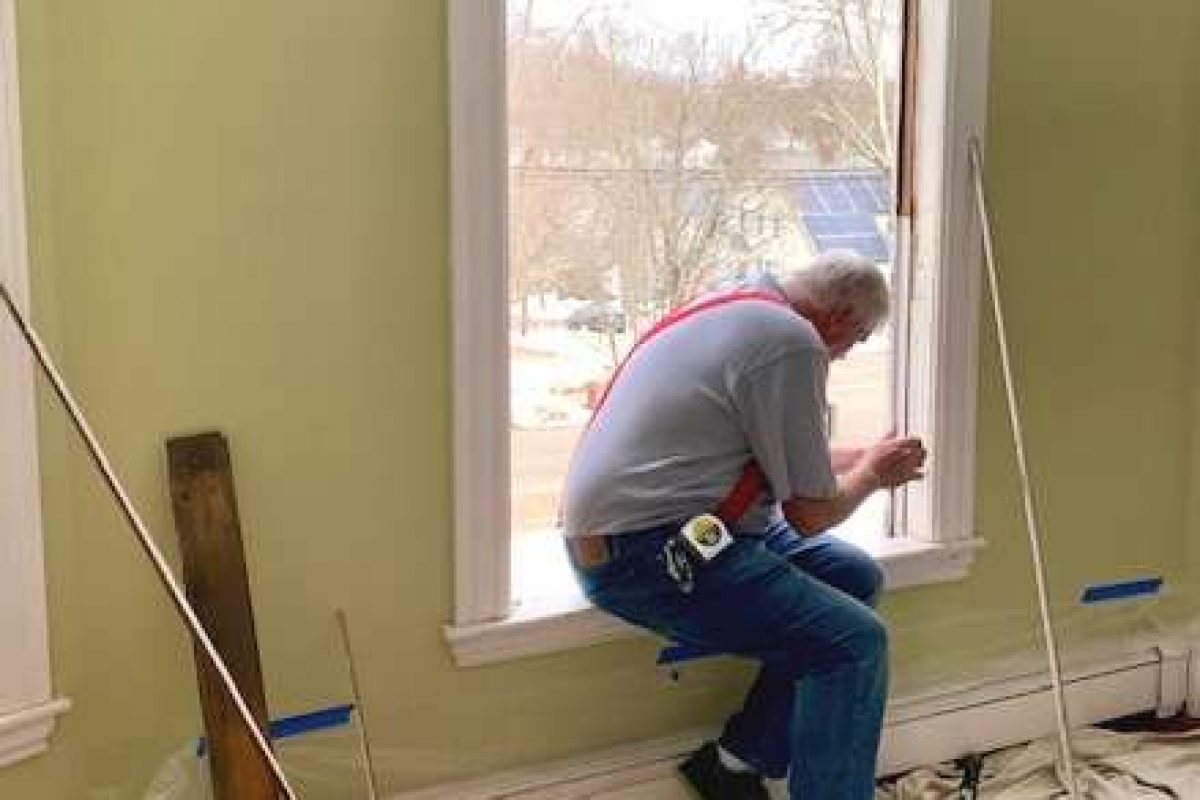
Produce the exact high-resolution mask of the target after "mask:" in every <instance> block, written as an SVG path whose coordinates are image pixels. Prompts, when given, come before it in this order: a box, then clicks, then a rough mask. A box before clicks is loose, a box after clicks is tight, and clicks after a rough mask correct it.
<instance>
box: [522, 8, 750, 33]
mask: <svg viewBox="0 0 1200 800" xmlns="http://www.w3.org/2000/svg"><path fill="white" fill-rule="evenodd" d="M526 2H527V0H509V10H510V13H512V12H514V11H516V12H521V11H523V10H524V7H525V4H526ZM756 5H757V3H755V2H747V0H534V5H533V17H534V22H535V24H536V25H537V27H543V26H544V27H556V28H557V27H565V26H567V25H570V24H571V22H572V21H574V20H575V19H576V18H577V17H578V16H579V14H580V13H581V12H582V11H583V10H585V9H587V8H588V7H603V8H610V9H613V10H614V11H616V10H624V11H626V12H627V13H629V15H630V16H636V17H637V18H638V19H640V20H644V21H645V22H646V23H647V24H651V25H653V26H654V27H656V28H662V29H663V30H665V31H671V32H677V33H684V32H688V31H700V30H702V29H703V28H704V27H705V26H706V25H707V26H708V27H709V28H710V29H711V30H712V31H713V32H724V33H735V32H739V31H741V30H742V29H743V28H745V26H746V22H747V21H748V17H750V16H751V15H752V14H753V13H754V6H756Z"/></svg>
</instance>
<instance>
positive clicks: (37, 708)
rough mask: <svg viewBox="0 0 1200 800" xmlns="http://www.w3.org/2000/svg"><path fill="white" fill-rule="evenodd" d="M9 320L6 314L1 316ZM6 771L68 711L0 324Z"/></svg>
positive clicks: (1, 157) (23, 250)
mask: <svg viewBox="0 0 1200 800" xmlns="http://www.w3.org/2000/svg"><path fill="white" fill-rule="evenodd" d="M16 38H17V37H16V17H15V8H14V2H13V0H0V279H3V281H4V285H5V286H6V287H8V290H9V293H10V295H11V296H12V297H13V300H14V302H16V303H17V304H18V305H19V306H20V307H21V308H28V303H29V299H28V298H29V268H28V256H27V253H28V248H27V244H26V233H25V202H24V173H23V170H22V168H21V163H22V162H21V125H20V109H19V107H20V100H19V92H18V87H19V83H18V72H17V54H16ZM0 315H3V316H5V317H7V316H8V315H7V312H2V311H0ZM0 375H3V380H0V441H3V442H5V443H6V445H5V447H4V448H3V450H2V451H0V486H2V487H4V495H3V502H0V531H3V532H4V535H3V536H0V643H2V644H3V648H4V658H3V659H0V767H4V766H7V765H9V764H13V763H16V762H17V761H21V760H24V759H26V758H29V757H31V756H34V755H37V754H38V753H41V752H43V751H45V750H46V748H47V747H48V740H49V737H50V734H51V732H52V731H53V729H54V723H55V719H56V717H57V716H58V715H59V714H62V713H63V712H65V711H66V710H67V709H68V708H69V706H70V704H69V703H68V701H66V700H63V699H61V698H60V699H55V698H53V697H52V694H51V682H50V655H49V631H48V626H47V620H46V584H45V567H44V558H43V551H42V520H41V500H40V492H39V484H38V449H37V448H38V440H37V415H36V408H35V394H34V392H35V385H34V373H33V365H32V362H31V360H30V358H29V357H28V352H27V350H26V349H25V346H24V343H23V342H22V341H21V337H20V333H19V332H18V330H17V328H16V326H15V325H13V324H11V322H10V321H9V320H7V319H5V320H0Z"/></svg>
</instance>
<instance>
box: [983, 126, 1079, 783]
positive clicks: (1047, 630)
mask: <svg viewBox="0 0 1200 800" xmlns="http://www.w3.org/2000/svg"><path fill="white" fill-rule="evenodd" d="M969 150H970V158H971V173H972V178H973V180H974V184H975V203H976V210H977V211H978V213H979V224H980V226H981V228H982V229H983V251H984V256H985V261H986V262H987V275H988V286H989V288H990V289H991V296H992V316H993V318H994V319H995V321H996V337H997V339H998V340H999V343H1000V366H1001V368H1002V369H1003V372H1004V391H1005V394H1006V395H1007V397H1008V417H1009V421H1010V422H1011V423H1012V434H1013V444H1014V445H1015V447H1016V452H1017V471H1018V472H1019V473H1020V476H1021V494H1022V497H1023V498H1024V502H1025V525H1026V527H1027V528H1028V530H1029V549H1030V552H1031V553H1032V555H1033V574H1034V577H1035V578H1036V580H1037V593H1038V604H1039V606H1040V608H1041V616H1042V634H1043V637H1044V638H1045V642H1046V655H1047V656H1048V658H1049V660H1050V681H1051V684H1052V687H1053V689H1054V692H1053V694H1054V709H1055V712H1056V713H1057V716H1058V749H1059V757H1060V758H1061V759H1062V765H1063V772H1064V775H1063V776H1062V779H1063V781H1064V783H1065V784H1066V789H1067V794H1068V795H1069V796H1070V797H1071V800H1075V798H1078V797H1079V794H1078V792H1077V789H1076V786H1075V766H1074V758H1073V756H1072V753H1071V726H1070V723H1069V721H1068V719H1067V703H1066V696H1065V693H1064V692H1063V678H1062V667H1061V662H1060V660H1059V655H1058V639H1057V637H1056V636H1055V634H1054V623H1053V621H1052V619H1051V617H1050V599H1049V592H1048V591H1047V588H1046V586H1047V582H1046V562H1045V560H1044V559H1043V558H1042V539H1041V534H1040V533H1039V531H1038V524H1037V515H1036V514H1035V513H1034V507H1033V488H1032V484H1031V483H1030V480H1029V465H1028V462H1027V461H1026V459H1025V434H1024V431H1023V430H1022V428H1021V414H1020V410H1019V409H1018V407H1017V392H1016V386H1015V383H1014V381H1013V373H1012V364H1011V363H1010V362H1009V357H1008V352H1009V351H1008V335H1007V333H1006V329H1005V325H1004V312H1003V311H1002V310H1001V307H1000V285H999V279H998V278H997V270H996V254H995V249H994V246H993V244H992V226H991V223H990V221H989V217H988V210H987V197H986V195H985V193H984V190H983V159H982V157H981V156H980V153H979V140H978V139H975V138H972V139H971V142H970V145H969Z"/></svg>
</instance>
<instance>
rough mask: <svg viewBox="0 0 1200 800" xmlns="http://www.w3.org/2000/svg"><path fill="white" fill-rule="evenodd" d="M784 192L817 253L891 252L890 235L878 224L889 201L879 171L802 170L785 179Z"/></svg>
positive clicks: (880, 257)
mask: <svg viewBox="0 0 1200 800" xmlns="http://www.w3.org/2000/svg"><path fill="white" fill-rule="evenodd" d="M788 192H789V194H790V195H791V201H792V204H793V206H794V207H795V209H796V215H797V216H798V217H799V219H800V222H801V224H802V225H803V226H804V229H805V230H806V231H807V232H808V235H809V238H811V239H812V242H813V245H814V247H815V249H816V251H817V252H818V253H824V252H826V251H828V250H853V251H855V252H857V253H859V254H860V255H863V256H866V257H867V258H871V259H874V260H875V261H879V262H883V261H887V260H888V259H889V258H890V257H891V251H892V246H891V235H890V233H889V232H888V231H887V230H886V228H885V227H884V226H882V225H881V224H880V218H881V217H883V218H886V215H887V214H889V213H890V211H891V205H892V203H891V196H892V189H891V186H890V182H889V180H888V177H887V175H885V174H884V173H882V172H878V171H875V170H813V171H806V172H803V173H801V174H800V175H799V176H797V177H796V178H795V179H794V180H792V181H789V182H788Z"/></svg>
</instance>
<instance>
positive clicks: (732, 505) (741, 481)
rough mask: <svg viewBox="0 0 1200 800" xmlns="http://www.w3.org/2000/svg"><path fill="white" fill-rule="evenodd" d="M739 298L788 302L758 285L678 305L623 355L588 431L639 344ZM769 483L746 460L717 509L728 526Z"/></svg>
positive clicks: (761, 472)
mask: <svg viewBox="0 0 1200 800" xmlns="http://www.w3.org/2000/svg"><path fill="white" fill-rule="evenodd" d="M739 300H762V301H765V302H768V303H775V304H776V305H781V306H787V302H786V301H785V300H783V298H781V297H779V295H777V294H774V293H772V292H766V291H761V290H755V289H738V290H735V291H732V292H725V293H722V294H718V295H713V296H711V297H707V298H704V299H701V300H698V301H696V302H695V303H692V304H690V305H686V306H681V307H679V308H677V309H675V310H674V311H672V312H671V313H669V314H667V315H666V316H665V317H663V318H662V319H660V320H659V321H658V322H656V323H654V325H653V327H651V328H650V330H648V331H646V332H645V333H644V334H642V335H641V336H640V337H639V338H638V340H637V342H635V343H634V345H633V347H631V348H629V352H628V353H626V354H625V357H624V358H623V359H621V362H620V363H619V364H617V368H616V369H615V370H613V374H612V377H611V378H609V380H608V384H607V385H606V386H605V387H604V391H603V392H602V393H601V395H600V399H599V400H598V401H597V402H596V407H595V408H594V409H592V416H591V418H590V419H589V420H588V423H587V425H586V426H585V427H584V430H585V431H586V430H587V429H588V428H590V427H591V426H592V423H593V422H594V421H595V419H596V415H598V414H599V413H600V409H601V408H602V407H603V406H604V402H605V401H606V400H607V399H608V393H609V391H610V390H611V389H612V387H613V386H614V385H615V384H616V382H617V379H618V378H619V377H620V376H621V372H622V371H623V370H624V369H625V365H626V364H628V363H629V360H630V359H631V358H633V354H634V353H636V352H637V350H638V348H640V347H641V346H642V345H644V344H645V343H646V342H648V341H650V340H651V339H653V338H654V337H655V336H657V335H658V334H660V333H662V332H663V331H665V330H666V329H667V328H670V327H671V326H672V325H675V324H677V323H680V322H683V321H684V320H685V319H688V318H689V317H691V316H693V315H695V314H699V313H700V312H702V311H707V310H708V309H710V308H717V307H719V306H724V305H728V304H729V303H734V302H737V301H739ZM765 486H766V476H765V475H763V471H762V469H761V468H760V467H759V466H758V462H757V461H755V460H754V459H753V458H751V459H750V460H749V461H747V462H746V466H744V467H743V468H742V472H741V474H740V475H739V476H738V479H737V482H736V483H735V484H734V485H733V488H732V489H730V490H729V494H727V495H726V496H725V499H724V500H722V501H721V503H720V505H718V506H717V508H716V511H715V512H713V513H715V514H716V515H717V516H718V517H720V518H721V521H722V522H724V523H725V525H726V526H729V527H732V525H733V524H734V523H735V522H737V521H738V520H739V519H741V518H742V515H743V514H745V513H746V510H747V509H749V508H750V506H751V505H752V504H753V503H754V501H755V500H756V499H757V498H758V496H759V495H760V494H761V493H762V491H763V488H764V487H765Z"/></svg>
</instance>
